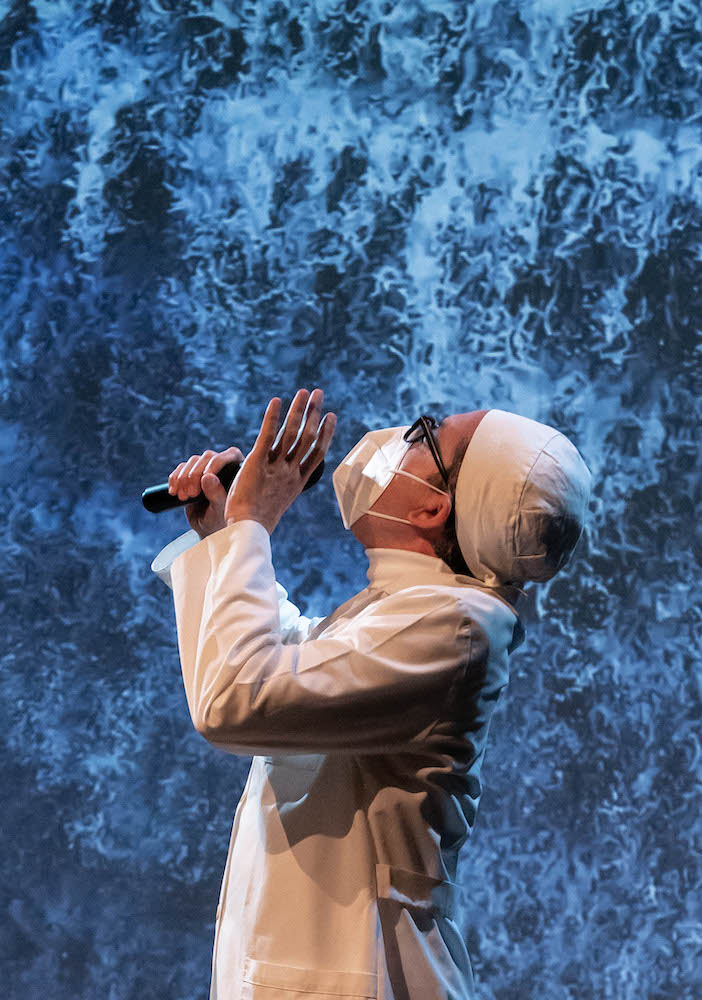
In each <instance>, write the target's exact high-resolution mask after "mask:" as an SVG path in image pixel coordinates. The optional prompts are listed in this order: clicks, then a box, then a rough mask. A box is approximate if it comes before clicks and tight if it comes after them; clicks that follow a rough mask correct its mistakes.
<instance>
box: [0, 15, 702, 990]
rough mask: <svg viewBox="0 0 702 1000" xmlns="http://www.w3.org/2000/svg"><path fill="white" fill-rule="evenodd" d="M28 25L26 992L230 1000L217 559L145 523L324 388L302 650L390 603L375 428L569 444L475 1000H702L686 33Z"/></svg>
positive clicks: (227, 784)
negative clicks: (214, 979)
mask: <svg viewBox="0 0 702 1000" xmlns="http://www.w3.org/2000/svg"><path fill="white" fill-rule="evenodd" d="M0 9H1V11H2V15H3V19H2V23H1V24H0V61H1V65H0V69H1V70H2V74H3V75H2V78H1V79H2V82H3V87H2V91H1V93H0V122H1V127H2V145H1V147H0V218H1V220H2V243H1V246H2V249H1V251H0V254H1V259H2V272H1V279H0V280H1V287H2V294H1V295H0V310H2V330H3V336H2V342H1V350H2V359H1V363H0V380H1V381H0V385H1V396H0V441H1V442H2V465H3V476H2V481H3V486H2V497H3V509H4V514H5V523H4V545H3V547H2V553H1V555H0V558H1V559H2V566H1V567H0V568H1V571H2V579H3V582H4V588H3V598H2V614H3V631H4V637H5V642H4V652H3V671H2V690H1V691H0V728H1V731H2V736H3V740H2V749H1V751H0V752H1V754H2V758H1V762H0V766H1V768H2V772H1V773H2V803H0V807H1V813H0V824H1V826H2V842H3V857H2V862H1V865H2V872H1V876H2V881H1V886H2V899H1V900H0V948H1V949H2V967H1V978H2V983H3V995H4V996H5V997H8V998H17V1000H20V998H21V1000H35V998H36V1000H75V998H78V997H80V998H81V1000H82V998H87V1000H92V998H96V1000H98V998H99V1000H108V998H109V1000H152V998H153V1000H195V998H205V997H206V995H207V988H208V983H209V971H210V957H211V949H212V934H213V922H214V914H215V907H216V902H217V895H218V891H219V883H220V878H221V875H222V870H223V867H224V861H225V856H226V849H227V841H228V836H229V831H230V826H231V821H232V816H233V813H234V809H235V807H236V803H237V801H238V798H239V795H240V792H241V790H242V787H243V783H244V779H245V776H246V773H247V770H248V764H249V759H247V758H237V757H234V756H228V755H226V754H223V753H220V752H218V751H216V750H214V749H212V748H211V747H210V746H209V745H208V744H207V743H205V741H204V740H202V738H201V737H200V736H199V735H198V734H197V733H196V732H195V731H194V729H193V727H192V724H191V722H190V718H189V716H188V712H187V706H186V702H185V696H184V692H183V687H182V681H181V678H180V666H179V660H178V652H177V646H176V632H175V618H174V613H173V606H172V599H171V595H170V592H169V591H168V590H167V589H166V587H165V586H164V584H163V583H162V582H161V581H160V580H159V579H158V578H157V577H156V576H155V575H154V574H153V573H152V572H151V571H150V568H149V567H150V562H151V560H152V559H153V557H154V555H155V554H156V552H157V551H158V550H159V549H160V548H161V547H162V546H163V545H164V544H166V542H168V541H169V540H170V539H171V538H173V537H175V536H176V535H178V534H180V533H182V532H183V531H185V530H187V528H188V525H187V522H186V520H185V516H184V514H183V512H182V511H181V510H178V511H175V512H169V513H166V514H162V515H160V516H158V517H154V516H153V515H151V514H149V513H147V512H146V511H145V510H144V509H143V507H142V505H141V501H140V494H141V491H142V490H143V489H144V488H145V487H146V486H148V485H152V484H154V483H159V482H163V481H164V480H165V479H166V477H167V476H168V474H169V472H170V471H171V470H172V469H173V468H174V467H175V466H176V465H177V464H178V463H179V462H180V461H183V460H185V459H187V458H188V457H189V456H190V455H191V454H195V453H201V452H202V451H204V450H205V449H206V448H209V447H212V448H215V449H216V450H222V449H224V448H226V447H228V446H230V445H232V444H236V445H239V446H240V447H242V448H243V449H244V450H247V449H248V448H249V447H250V446H251V444H252V443H253V440H254V438H255V434H256V430H257V428H258V426H259V423H260V420H261V416H262V414H263V410H264V409H265V405H266V403H267V401H268V399H269V398H270V397H271V396H272V395H276V394H277V395H281V396H282V397H283V399H284V402H285V403H286V404H287V403H288V402H289V401H290V399H291V398H292V396H293V394H294V392H295V390H296V389H297V388H298V387H299V386H304V387H306V388H309V389H311V388H313V387H314V386H315V385H319V386H321V387H323V388H324V390H325V393H326V402H327V406H328V408H329V409H332V410H334V411H335V412H336V413H337V414H338V418H339V424H338V428H337V432H336V436H335V438H334V441H333V443H332V447H331V450H330V453H329V456H328V469H327V471H326V472H325V476H324V478H323V480H322V482H321V483H320V485H319V486H317V487H315V488H314V489H313V490H310V491H309V492H308V493H306V494H305V495H304V496H302V497H301V498H300V499H299V500H298V501H297V502H296V504H295V506H294V507H293V508H292V509H291V510H290V511H289V512H288V513H287V514H286V515H285V517H284V519H283V521H282V522H281V524H280V526H279V527H278V529H277V530H276V532H275V535H274V536H273V541H272V544H273V554H274V563H275V566H276V570H277V574H278V579H279V580H280V581H281V583H283V585H284V586H285V587H287V588H288V590H289V591H290V595H291V598H292V599H294V600H295V602H296V603H297V604H298V605H299V606H300V608H301V609H302V610H303V611H304V612H306V613H308V614H312V615H324V614H327V613H329V612H330V611H331V610H333V608H334V607H335V606H337V605H338V604H339V603H341V601H343V600H345V599H346V598H347V597H349V596H350V595H351V594H353V593H355V592H356V591H358V590H359V589H361V588H362V587H363V586H364V585H365V583H366V579H365V569H366V560H365V557H364V554H363V551H362V549H361V548H360V546H359V545H358V543H357V542H356V541H355V540H354V539H353V537H352V536H351V534H350V533H349V532H344V530H343V527H342V524H341V520H340V518H339V515H338V511H337V509H336V505H335V501H334V496H333V492H332V489H331V475H330V472H331V466H332V465H333V464H335V462H338V461H339V460H340V459H341V457H342V456H343V455H344V454H345V452H346V451H347V450H348V448H350V446H351V445H352V444H353V443H354V442H355V441H356V440H357V439H358V437H359V436H360V434H361V433H362V432H363V431H364V430H365V429H366V428H368V427H382V426H388V425H391V424H398V423H410V422H411V421H412V420H414V418H415V417H416V416H417V415H418V414H419V413H420V412H427V411H429V412H431V410H432V409H440V410H443V411H444V412H456V411H463V410H470V409H477V408H484V407H490V406H498V407H501V408H504V409H513V410H516V411H518V412H520V413H523V414H525V415H527V416H530V417H534V418H536V419H539V420H543V421H545V422H547V423H552V424H555V425H556V426H557V427H559V429H561V430H563V431H564V432H565V433H567V434H568V435H570V436H571V437H572V439H573V440H574V442H575V443H576V444H577V445H578V447H579V448H580V450H581V452H582V454H583V456H584V457H585V459H586V461H587V463H588V465H589V466H590V468H591V470H592V472H593V482H594V490H593V498H592V504H591V515H590V523H589V526H588V528H587V530H586V532H585V533H584V535H583V537H582V539H581V541H580V543H579V545H578V548H577V550H576V553H575V555H574V556H573V559H572V560H571V563H570V564H569V565H568V567H567V568H566V570H565V571H564V572H563V573H562V575H560V576H559V577H558V578H557V579H556V580H554V581H553V582H552V584H551V585H548V586H544V587H541V588H540V589H537V588H533V587H532V588H530V593H531V597H530V603H529V606H528V610H527V640H526V643H525V645H523V646H522V647H521V649H520V650H519V651H518V652H517V653H516V654H515V655H514V657H513V658H512V659H511V661H510V662H511V669H512V677H511V681H510V684H509V686H508V688H507V689H506V690H505V692H504V693H503V696H502V699H501V701H500V703H499V705H498V707H497V711H496V714H495V717H494V721H493V726H492V730H491V745H490V747H489V750H488V755H487V760H486V763H485V767H484V772H483V773H484V777H485V791H484V795H483V799H482V804H481V809H480V814H479V817H478V822H477V827H476V830H475V834H474V836H473V838H472V840H471V842H470V844H469V845H467V847H466V848H465V854H464V857H463V862H462V865H463V867H462V869H461V881H462V883H463V884H464V885H465V886H466V888H467V890H468V891H467V896H468V899H469V900H470V905H469V908H468V909H467V910H466V911H465V913H464V914H463V918H462V929H463V931H464V933H465V935H466V940H467V942H468V947H469V951H470V954H471V957H472V961H473V966H474V970H475V976H476V981H477V987H478V996H479V997H480V998H481V1000H530V998H533V1000H544V998H547V1000H643V998H646V1000H664V998H665V1000H692V998H693V997H699V996H700V995H702V973H701V971H700V940H701V937H702V931H701V927H700V897H699V885H700V874H701V873H700V855H699V844H700V832H701V824H700V819H699V802H700V798H699V785H698V784H697V780H698V777H699V755H700V743H699V720H700V700H701V699H700V673H699V661H698V650H699V646H698V645H697V646H696V642H698V640H699V631H697V633H696V635H697V638H696V637H695V630H696V629H697V630H698V629H699V622H700V611H699V605H698V604H695V603H694V599H693V587H694V586H695V585H698V584H699V563H700V548H699V547H697V548H695V547H694V545H693V528H694V526H695V522H696V518H697V517H698V513H697V511H698V510H699V500H700V497H699V492H697V493H696V492H695V490H696V489H697V490H699V484H698V481H697V478H696V476H695V462H696V460H697V447H698V437H699V424H698V422H697V421H698V418H699V404H698V402H697V399H698V396H697V395H696V393H699V390H700V384H699V381H698V379H699V369H695V363H697V364H699V339H698V327H699V317H700V315H702V309H701V306H702V301H701V298H702V291H701V289H702V281H701V278H702V275H701V273H700V271H701V264H700V262H701V254H700V245H701V237H702V149H701V146H700V130H701V124H702V122H701V116H700V94H701V93H702V14H701V13H700V10H701V8H700V5H699V4H698V3H697V2H695V0H690V2H685V0H676V2H670V0H630V2H628V3H625V2H604V0H601V2H592V0H590V2H577V0H570V2H569V0H561V2H558V0H546V2H540V3H537V2H535V0H534V2H528V0H475V2H468V3H457V2H450V0H443V2H440V0H423V2H422V0H417V2H412V0H404V2H396V0H388V2H372V0H361V2H353V0H348V2H346V3H343V2H342V3H339V2H335V3H332V2H324V0H307V2H305V0H299V2H295V0H288V2H275V3H273V2H270V3H258V4H254V3H242V4H236V3H231V2H228V3H225V2H224V0H219V2H215V0H213V2H211V3H207V2H189V3H188V2H175V0H158V2H157V0H149V2H147V0H142V2H137V0H123V2H120V3H116V2H115V3H107V2H102V0H96V2H92V3H87V2H86V3H69V2H67V0H56V2H48V0H34V2H32V3H20V2H14V3H7V2H5V3H2V4H1V5H0ZM695 352H697V354H696V353H695Z"/></svg>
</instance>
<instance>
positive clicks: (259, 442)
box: [251, 396, 282, 455]
mask: <svg viewBox="0 0 702 1000" xmlns="http://www.w3.org/2000/svg"><path fill="white" fill-rule="evenodd" d="M281 406H282V402H281V399H280V397H279V396H274V397H273V399H271V401H270V402H269V404H268V406H267V407H266V412H265V413H264V414H263V420H262V422H261V429H260V430H259V432H258V437H257V438H256V440H255V442H254V446H253V448H252V449H251V451H252V452H256V453H259V452H263V454H264V455H267V454H268V453H269V452H270V450H271V448H272V447H273V442H274V441H275V436H276V434H277V432H278V420H279V419H280V409H281Z"/></svg>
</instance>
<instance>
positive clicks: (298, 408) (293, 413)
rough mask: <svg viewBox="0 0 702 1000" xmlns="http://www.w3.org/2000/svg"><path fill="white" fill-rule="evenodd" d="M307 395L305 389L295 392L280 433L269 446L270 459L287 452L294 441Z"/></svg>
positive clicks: (307, 398)
mask: <svg viewBox="0 0 702 1000" xmlns="http://www.w3.org/2000/svg"><path fill="white" fill-rule="evenodd" d="M309 395H310V394H309V392H308V391H307V389H298V390H297V392H296V393H295V397H294V399H293V401H292V403H291V404H290V409H289V410H288V413H287V416H286V418H285V423H284V424H283V426H282V427H281V429H280V433H279V434H278V437H277V438H276V440H275V442H274V444H273V446H272V448H271V454H270V457H271V459H276V458H278V457H279V456H280V455H281V454H282V455H285V454H287V452H288V449H289V448H290V446H291V445H292V444H293V442H294V441H295V438H296V437H297V434H298V431H299V430H300V424H301V423H302V417H303V415H304V413H305V407H306V405H307V402H308V400H309Z"/></svg>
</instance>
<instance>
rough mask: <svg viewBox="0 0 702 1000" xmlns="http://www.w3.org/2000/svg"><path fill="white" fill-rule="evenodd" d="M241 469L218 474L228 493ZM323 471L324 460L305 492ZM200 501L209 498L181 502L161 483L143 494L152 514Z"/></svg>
mask: <svg viewBox="0 0 702 1000" xmlns="http://www.w3.org/2000/svg"><path fill="white" fill-rule="evenodd" d="M240 468H241V463H240V462H229V463H227V465H223V466H222V468H221V469H220V470H219V472H218V473H217V478H218V479H219V481H220V483H221V484H222V486H223V487H224V488H225V490H227V492H229V487H230V486H231V485H232V483H233V482H234V479H235V477H236V474H237V472H238V471H239V469H240ZM323 471H324V459H322V461H321V462H320V463H319V465H318V466H317V468H316V469H315V470H314V472H313V473H312V475H311V476H310V478H309V479H308V480H307V482H306V483H305V485H304V486H303V487H302V489H303V492H304V491H305V490H308V489H309V488H310V486H314V485H315V483H317V482H319V479H320V477H321V475H322V472H323ZM200 500H205V501H206V500H207V497H206V496H205V494H204V493H203V492H200V493H198V495H197V496H196V497H187V498H186V499H185V500H180V499H179V498H178V497H177V496H175V495H173V494H171V493H169V492H168V483H160V484H159V485H158V486H149V487H148V488H147V489H145V490H144V492H143V493H142V494H141V501H142V503H143V504H144V506H145V507H146V509H147V510H148V511H150V512H151V513H152V514H160V513H161V512H162V511H164V510H173V508H174V507H184V506H185V505H186V504H188V503H198V502H199V501H200Z"/></svg>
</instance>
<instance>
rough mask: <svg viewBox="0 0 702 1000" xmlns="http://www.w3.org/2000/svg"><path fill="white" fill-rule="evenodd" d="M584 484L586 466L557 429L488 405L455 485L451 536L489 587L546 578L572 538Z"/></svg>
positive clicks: (580, 519)
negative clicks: (453, 520) (454, 532)
mask: <svg viewBox="0 0 702 1000" xmlns="http://www.w3.org/2000/svg"><path fill="white" fill-rule="evenodd" d="M590 484H591V476H590V471H589V469H588V467H587V466H586V465H585V462H584V461H583V459H582V457H581V455H580V453H579V452H578V450H577V448H576V447H575V445H573V444H572V443H571V442H570V441H569V440H568V438H567V437H565V435H564V434H561V433H560V431H557V430H556V429H555V428H554V427H549V426H547V425H546V424H541V423H539V422H538V421H536V420H530V419H529V418H528V417H521V416H519V415H518V414H516V413H509V412H507V411H506V410H488V412H487V413H486V414H485V416H484V417H483V418H482V420H481V421H480V423H479V424H478V426H477V428H476V430H475V432H474V434H473V437H472V438H471V441H470V444H469V445H468V448H467V449H466V453H465V456H464V458H463V462H462V464H461V468H460V472H459V474H458V481H457V483H456V503H455V511H456V513H455V518H456V537H457V539H458V544H459V546H460V549H461V552H462V554H463V558H464V559H465V561H466V564H467V566H468V568H469V569H470V571H471V573H472V574H473V575H474V576H475V577H476V578H477V579H479V580H482V581H483V582H484V583H485V584H486V585H488V586H492V587H496V586H499V585H501V584H504V583H517V584H519V583H523V582H525V581H526V580H537V581H540V582H544V581H546V580H550V579H551V577H552V576H555V574H556V573H557V572H558V571H559V570H560V569H562V567H563V566H565V564H566V563H567V561H568V559H569V558H570V554H571V552H572V551H573V549H574V548H575V544H576V542H577V541H578V538H579V537H580V533H581V531H582V529H583V524H584V522H585V516H586V511H587V505H588V501H589V499H590Z"/></svg>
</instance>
